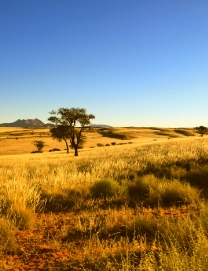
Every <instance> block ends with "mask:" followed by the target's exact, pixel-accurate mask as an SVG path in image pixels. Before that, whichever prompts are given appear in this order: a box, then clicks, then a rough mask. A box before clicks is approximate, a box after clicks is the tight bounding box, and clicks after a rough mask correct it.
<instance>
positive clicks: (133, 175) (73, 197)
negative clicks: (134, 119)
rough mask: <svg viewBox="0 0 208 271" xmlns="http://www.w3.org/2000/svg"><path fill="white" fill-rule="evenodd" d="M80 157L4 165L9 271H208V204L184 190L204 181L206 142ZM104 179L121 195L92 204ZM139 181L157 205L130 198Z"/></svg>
mask: <svg viewBox="0 0 208 271" xmlns="http://www.w3.org/2000/svg"><path fill="white" fill-rule="evenodd" d="M124 130H125V128H123V129H122V133H124ZM133 130H134V129H133ZM150 130H151V129H150ZM117 132H118V131H117ZM90 136H92V137H93V133H91V135H90ZM94 136H96V133H95V134H94ZM150 139H151V140H150ZM196 139H197V140H196ZM10 140H12V139H10ZM18 140H19V139H18ZM18 140H17V141H18ZM21 140H23V139H21ZM28 140H29V139H28ZM92 140H94V142H96V140H97V138H92ZM100 140H101V139H100ZM107 140H109V139H108V138H107ZM109 141H110V142H111V141H116V140H112V138H110V140H109ZM142 143H143V144H144V145H142ZM79 154H80V155H79V157H76V158H75V157H74V156H73V154H72V153H71V154H69V155H67V154H66V153H65V152H58V153H48V152H45V153H42V154H35V155H33V154H21V155H20V154H17V155H2V156H1V163H0V178H1V183H0V192H1V194H0V214H1V219H3V220H2V223H1V221H0V225H2V227H0V231H1V232H0V234H3V235H2V236H3V237H2V238H5V239H2V240H6V241H4V242H7V241H8V246H4V247H2V248H0V250H1V251H0V252H1V254H2V256H1V258H0V264H1V265H2V266H3V270H4V269H13V270H14V269H15V268H16V269H19V270H31V269H33V270H50V268H51V270H53V269H54V270H79V269H80V270H106V271H107V270H176V269H174V267H175V265H174V263H175V262H176V261H177V264H178V266H177V270H185V269H186V270H196V271H198V270H207V255H208V248H207V245H206V244H207V241H208V240H207V230H208V223H207V217H208V211H207V210H208V207H207V203H206V202H204V200H203V199H202V198H200V196H199V193H198V190H197V189H195V188H193V187H191V185H188V184H186V183H184V176H189V175H190V174H192V173H193V172H195V171H194V170H196V168H197V170H198V171H197V174H198V175H197V176H199V175H200V172H202V171H201V170H203V174H205V170H206V168H205V167H204V165H205V164H206V161H207V159H208V140H207V138H206V137H205V138H200V137H197V138H192V139H189V138H188V139H187V138H185V137H181V138H180V139H171V140H168V139H167V138H166V139H160V140H159V139H158V141H153V140H152V138H149V139H148V140H147V141H145V140H143V141H142V142H141V141H136V140H135V143H134V144H126V145H122V146H120V145H116V146H109V147H103V148H85V149H82V150H80V153H79ZM167 170H169V171H167ZM162 173H163V174H164V176H162V175H161V174H162ZM188 174H189V175H188ZM192 175H193V174H192ZM167 176H168V177H169V179H167ZM193 176H195V175H193ZM193 176H192V177H193ZM106 177H108V178H110V179H112V180H114V182H117V185H118V187H119V188H120V190H118V191H119V193H117V192H116V193H115V194H114V196H113V197H112V196H111V194H110V193H109V194H107V195H106V196H105V197H102V193H101V194H99V193H98V197H97V196H96V197H94V196H93V194H91V191H92V190H91V188H92V187H93V184H95V183H96V182H97V181H99V180H102V179H103V178H104V179H105V178H106ZM137 180H139V181H140V183H139V185H141V182H143V184H145V185H146V186H147V185H149V187H148V191H149V198H148V197H147V195H146V192H145V193H144V195H142V197H141V195H139V197H135V198H133V200H132V198H131V197H130V196H129V188H131V187H132V186H133V185H134V184H137V183H136V182H137ZM196 184H197V180H196ZM175 186H177V188H180V189H175ZM153 188H154V189H153ZM184 188H186V189H185V190H184ZM179 190H180V191H179ZM116 191H117V190H116ZM145 191H146V190H145ZM171 191H173V192H174V193H172V192H171ZM178 191H179V194H180V196H181V197H180V198H179V201H183V203H184V204H182V205H181V204H180V205H178V204H177V201H178ZM159 192H161V194H159ZM187 193H188V194H187ZM155 195H156V197H155ZM184 195H185V198H183V196H184ZM143 196H145V197H143ZM162 197H163V198H164V199H165V201H164V203H163V204H162V203H161V202H162V201H160V200H162V199H163V198H162ZM171 197H172V199H173V201H170V199H171ZM154 198H156V201H153V199H154ZM166 204H167V205H166ZM44 210H45V212H43V211H44ZM5 221H6V222H5ZM6 223H9V224H8V225H10V226H9V231H10V232H12V235H11V239H10V238H9V234H8V231H6V227H5V225H7V224H6ZM14 227H15V229H14ZM1 229H2V230H1ZM7 254H11V255H7ZM168 259H169V260H168ZM188 263H189V264H190V266H189V265H188ZM199 266H201V267H200V268H199ZM55 268H56V269H55ZM197 268H198V269H197Z"/></svg>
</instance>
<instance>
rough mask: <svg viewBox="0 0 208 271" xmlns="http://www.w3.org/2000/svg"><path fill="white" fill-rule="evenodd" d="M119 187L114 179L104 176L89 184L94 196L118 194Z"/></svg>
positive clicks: (103, 196) (104, 196)
mask: <svg viewBox="0 0 208 271" xmlns="http://www.w3.org/2000/svg"><path fill="white" fill-rule="evenodd" d="M120 189H121V188H120V186H119V184H118V183H117V182H116V181H114V180H112V179H107V178H105V179H102V180H99V181H97V182H95V183H94V184H93V185H92V186H91V188H90V191H91V194H92V197H94V198H106V197H113V196H116V195H118V194H119V191H120Z"/></svg>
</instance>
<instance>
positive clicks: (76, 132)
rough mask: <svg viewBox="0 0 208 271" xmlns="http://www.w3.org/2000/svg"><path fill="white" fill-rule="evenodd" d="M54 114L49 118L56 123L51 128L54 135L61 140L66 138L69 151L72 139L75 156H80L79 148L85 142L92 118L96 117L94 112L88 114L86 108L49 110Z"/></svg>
mask: <svg viewBox="0 0 208 271" xmlns="http://www.w3.org/2000/svg"><path fill="white" fill-rule="evenodd" d="M49 113H50V114H51V115H52V116H51V117H49V118H48V120H49V121H50V122H52V123H54V124H55V125H56V127H54V128H53V129H51V134H52V137H53V138H55V139H57V140H59V141H61V140H64V141H65V143H66V146H67V152H69V145H68V142H67V140H69V141H70V145H71V147H72V148H73V149H74V156H78V149H79V147H80V146H81V145H82V144H83V142H84V140H85V136H84V135H83V132H85V131H86V130H87V129H88V128H89V125H90V124H91V120H92V119H94V118H95V116H94V115H92V114H87V113H86V109H85V108H74V107H72V108H64V107H62V108H59V109H58V110H57V111H55V110H52V111H51V112H49Z"/></svg>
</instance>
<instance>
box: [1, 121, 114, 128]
mask: <svg viewBox="0 0 208 271" xmlns="http://www.w3.org/2000/svg"><path fill="white" fill-rule="evenodd" d="M48 126H49V127H53V126H55V125H54V124H52V123H44V122H42V121H41V120H39V119H26V120H25V119H23V120H21V119H18V120H16V121H14V122H10V123H1V124H0V127H24V128H27V127H48ZM90 126H91V127H102V128H110V127H111V126H109V125H105V124H91V125H90Z"/></svg>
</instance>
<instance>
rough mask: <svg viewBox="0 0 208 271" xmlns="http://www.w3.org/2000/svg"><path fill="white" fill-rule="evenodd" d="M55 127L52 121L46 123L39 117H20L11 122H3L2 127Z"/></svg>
mask: <svg viewBox="0 0 208 271" xmlns="http://www.w3.org/2000/svg"><path fill="white" fill-rule="evenodd" d="M48 126H50V127H53V126H54V125H53V124H51V123H44V122H43V121H41V120H39V119H37V118H36V119H18V120H16V121H14V122H10V123H1V124H0V127H23V128H26V127H48Z"/></svg>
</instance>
